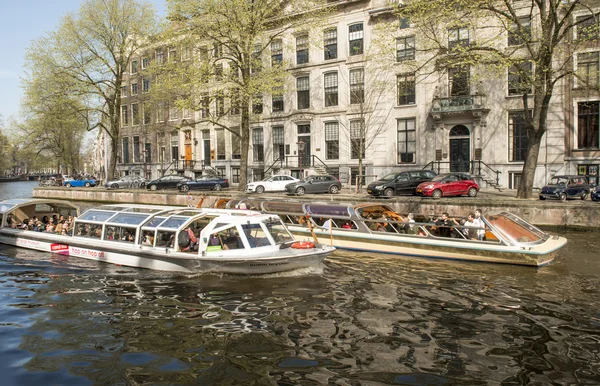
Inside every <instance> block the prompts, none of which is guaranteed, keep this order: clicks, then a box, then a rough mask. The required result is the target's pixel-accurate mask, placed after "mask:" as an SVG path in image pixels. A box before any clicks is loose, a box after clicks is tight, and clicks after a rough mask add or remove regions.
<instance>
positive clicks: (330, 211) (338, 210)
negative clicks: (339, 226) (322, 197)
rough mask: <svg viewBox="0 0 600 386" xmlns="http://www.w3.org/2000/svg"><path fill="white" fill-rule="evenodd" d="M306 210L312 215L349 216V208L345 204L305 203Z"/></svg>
mask: <svg viewBox="0 0 600 386" xmlns="http://www.w3.org/2000/svg"><path fill="white" fill-rule="evenodd" d="M306 211H307V212H308V213H309V214H311V215H313V216H319V215H324V216H340V217H348V218H349V217H350V208H349V207H348V206H347V205H320V204H313V205H306Z"/></svg>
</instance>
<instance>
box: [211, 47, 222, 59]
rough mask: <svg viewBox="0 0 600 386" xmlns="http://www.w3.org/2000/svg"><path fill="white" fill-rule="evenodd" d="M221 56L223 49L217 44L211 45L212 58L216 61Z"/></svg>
mask: <svg viewBox="0 0 600 386" xmlns="http://www.w3.org/2000/svg"><path fill="white" fill-rule="evenodd" d="M221 56H223V47H222V46H221V44H219V43H213V57H214V58H216V59H218V58H220V57H221Z"/></svg>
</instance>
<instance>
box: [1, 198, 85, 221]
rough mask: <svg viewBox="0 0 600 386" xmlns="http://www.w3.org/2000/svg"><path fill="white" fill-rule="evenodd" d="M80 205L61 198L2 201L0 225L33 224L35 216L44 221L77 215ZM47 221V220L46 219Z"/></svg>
mask: <svg viewBox="0 0 600 386" xmlns="http://www.w3.org/2000/svg"><path fill="white" fill-rule="evenodd" d="M78 215H79V207H78V206H77V205H75V204H71V203H69V202H65V201H60V200H45V199H13V200H5V201H2V202H0V227H2V228H4V227H8V228H23V226H24V224H25V225H34V224H31V222H32V221H33V218H34V217H37V219H38V221H40V222H42V221H44V220H47V219H50V218H53V217H55V218H59V217H60V216H64V217H65V218H67V217H68V216H73V217H77V216H78ZM45 222H47V221H45Z"/></svg>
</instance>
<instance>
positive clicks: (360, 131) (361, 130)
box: [350, 119, 366, 159]
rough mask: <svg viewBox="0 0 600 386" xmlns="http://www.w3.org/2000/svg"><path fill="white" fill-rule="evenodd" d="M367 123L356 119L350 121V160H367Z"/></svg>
mask: <svg viewBox="0 0 600 386" xmlns="http://www.w3.org/2000/svg"><path fill="white" fill-rule="evenodd" d="M364 141H365V121H364V120H363V119H355V120H352V121H350V158H351V159H359V158H360V159H365V150H366V149H365V146H364Z"/></svg>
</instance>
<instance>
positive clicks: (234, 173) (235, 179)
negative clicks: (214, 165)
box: [217, 167, 240, 184]
mask: <svg viewBox="0 0 600 386" xmlns="http://www.w3.org/2000/svg"><path fill="white" fill-rule="evenodd" d="M217 170H218V169H217ZM220 173H221V172H220ZM220 173H219V174H220ZM222 173H223V174H221V175H222V176H223V175H225V168H223V170H222ZM231 182H232V183H234V184H239V183H240V168H237V167H232V168H231Z"/></svg>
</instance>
